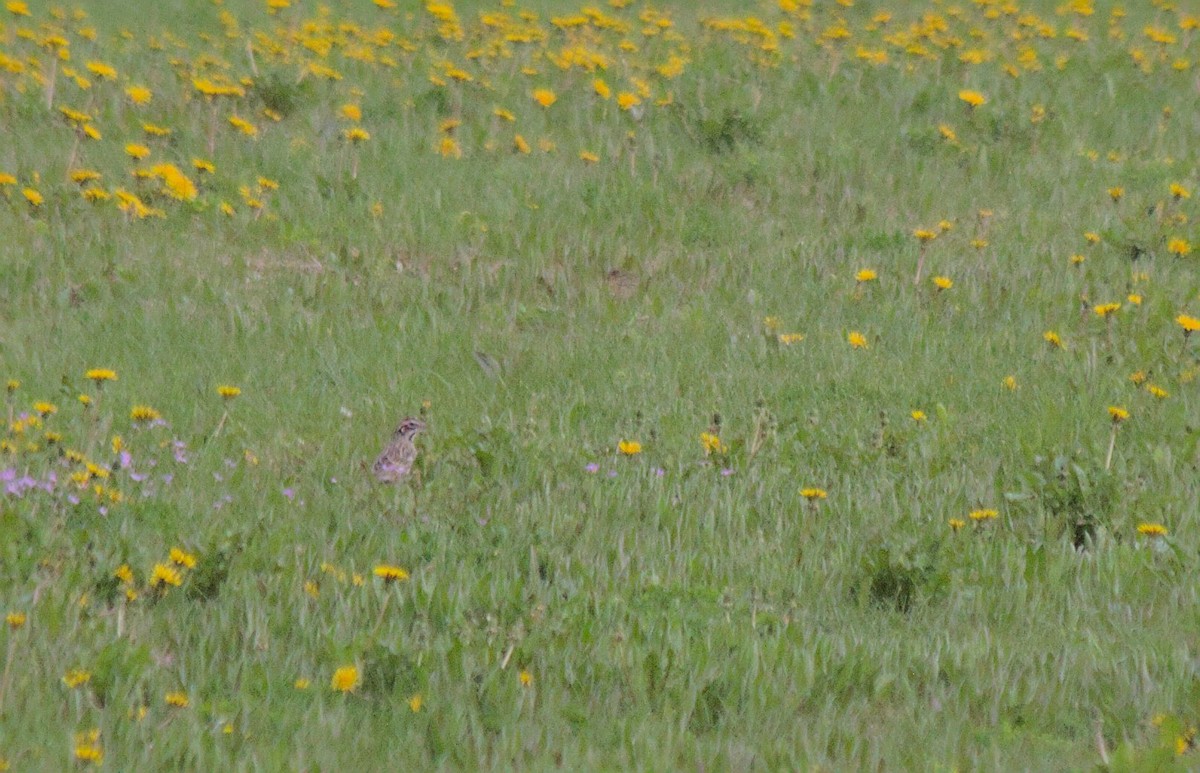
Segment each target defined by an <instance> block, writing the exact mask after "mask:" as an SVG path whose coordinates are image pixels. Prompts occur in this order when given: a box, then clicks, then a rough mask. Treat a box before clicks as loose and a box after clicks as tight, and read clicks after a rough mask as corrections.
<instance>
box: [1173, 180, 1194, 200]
mask: <svg viewBox="0 0 1200 773" xmlns="http://www.w3.org/2000/svg"><path fill="white" fill-rule="evenodd" d="M1170 190H1171V198H1173V199H1176V200H1179V199H1190V198H1191V197H1192V192H1191V191H1189V190H1188V189H1187V188H1185V187H1183V186H1182V185H1180V184H1179V183H1171V188H1170Z"/></svg>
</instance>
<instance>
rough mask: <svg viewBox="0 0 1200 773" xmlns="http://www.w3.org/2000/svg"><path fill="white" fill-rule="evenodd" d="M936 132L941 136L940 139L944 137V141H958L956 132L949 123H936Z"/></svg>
mask: <svg viewBox="0 0 1200 773" xmlns="http://www.w3.org/2000/svg"><path fill="white" fill-rule="evenodd" d="M938 134H940V135H941V136H942V139H944V140H945V141H946V142H950V143H954V142H958V134H957V133H956V132H955V131H954V128H953V127H952V126H950V125H949V124H944V123H942V124H938Z"/></svg>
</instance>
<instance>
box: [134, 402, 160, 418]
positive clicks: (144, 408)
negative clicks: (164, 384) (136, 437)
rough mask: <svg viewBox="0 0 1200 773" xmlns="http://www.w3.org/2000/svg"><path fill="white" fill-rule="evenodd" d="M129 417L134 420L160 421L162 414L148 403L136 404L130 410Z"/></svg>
mask: <svg viewBox="0 0 1200 773" xmlns="http://www.w3.org/2000/svg"><path fill="white" fill-rule="evenodd" d="M129 418H131V419H133V420H134V421H151V422H152V421H158V420H159V419H161V418H162V414H161V413H159V412H158V411H156V410H155V409H153V408H151V407H150V406H148V405H135V406H133V408H131V409H130V411H129Z"/></svg>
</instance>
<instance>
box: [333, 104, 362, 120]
mask: <svg viewBox="0 0 1200 773" xmlns="http://www.w3.org/2000/svg"><path fill="white" fill-rule="evenodd" d="M338 113H339V114H341V116H342V118H345V119H346V120H347V121H354V122H356V123H357V122H358V121H361V120H362V108H361V107H359V106H358V105H356V104H354V103H353V102H348V103H346V104H344V105H342V106H341V107H340V108H338Z"/></svg>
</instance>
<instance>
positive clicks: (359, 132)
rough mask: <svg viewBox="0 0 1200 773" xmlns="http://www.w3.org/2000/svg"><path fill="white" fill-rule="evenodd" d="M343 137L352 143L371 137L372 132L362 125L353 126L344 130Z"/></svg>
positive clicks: (355, 143) (364, 140)
mask: <svg viewBox="0 0 1200 773" xmlns="http://www.w3.org/2000/svg"><path fill="white" fill-rule="evenodd" d="M342 139H344V140H345V141H346V142H349V143H350V144H352V145H357V144H358V143H360V142H366V141H367V140H369V139H371V133H370V132H369V131H367V130H366V129H364V128H362V127H361V126H352V127H350V128H349V129H346V130H344V131H343V132H342Z"/></svg>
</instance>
